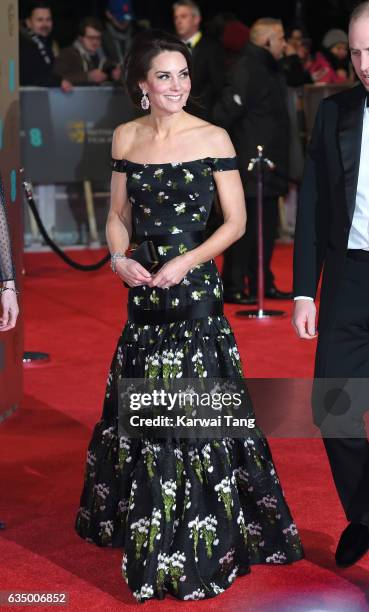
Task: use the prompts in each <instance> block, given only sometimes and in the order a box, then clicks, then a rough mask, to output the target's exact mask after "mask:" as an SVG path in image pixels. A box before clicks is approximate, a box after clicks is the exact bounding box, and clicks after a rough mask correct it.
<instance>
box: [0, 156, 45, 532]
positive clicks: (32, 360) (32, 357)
mask: <svg viewBox="0 0 369 612" xmlns="http://www.w3.org/2000/svg"><path fill="white" fill-rule="evenodd" d="M20 175H21V178H22V185H23V189H24V193H25V196H26V198H27V199H28V198H33V195H32V187H31V184H30V183H27V182H26V181H25V180H23V177H24V169H23V168H20ZM49 361H50V355H49V353H42V352H40V351H24V353H23V365H24V366H38V365H43V364H44V363H48V362H49ZM0 528H1V527H0Z"/></svg>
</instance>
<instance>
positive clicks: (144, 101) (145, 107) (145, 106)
mask: <svg viewBox="0 0 369 612" xmlns="http://www.w3.org/2000/svg"><path fill="white" fill-rule="evenodd" d="M141 108H142V109H143V110H148V109H149V108H150V100H149V97H148V95H147V91H145V90H143V91H142V98H141Z"/></svg>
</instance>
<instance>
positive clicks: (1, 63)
mask: <svg viewBox="0 0 369 612" xmlns="http://www.w3.org/2000/svg"><path fill="white" fill-rule="evenodd" d="M17 6H18V4H17V1H16V0H2V1H1V2H0V37H1V38H0V40H1V43H0V49H1V53H0V91H1V95H0V171H1V174H2V177H3V181H4V186H5V194H6V201H7V212H8V220H9V225H10V231H11V238H12V250H13V256H14V259H15V265H16V274H17V279H16V282H17V286H18V288H19V289H21V274H22V252H23V223H22V193H21V182H20V176H19V167H20V146H19V89H18V8H17ZM21 313H22V308H21ZM22 355H23V319H22V314H20V317H19V319H18V323H17V326H16V328H15V330H12V331H10V332H5V333H4V334H1V335H0V420H2V419H3V418H5V416H7V415H8V414H10V413H11V412H12V410H14V408H15V407H16V405H17V404H18V402H19V401H20V399H21V396H22V382H23V381H22V370H23V366H22Z"/></svg>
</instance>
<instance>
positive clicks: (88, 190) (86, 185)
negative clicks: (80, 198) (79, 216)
mask: <svg viewBox="0 0 369 612" xmlns="http://www.w3.org/2000/svg"><path fill="white" fill-rule="evenodd" d="M83 189H84V192H85V201H86V212H87V220H88V227H89V230H90V237H91V242H90V246H100V240H99V235H98V233H97V225H96V215H95V206H94V197H93V193H92V187H91V181H83Z"/></svg>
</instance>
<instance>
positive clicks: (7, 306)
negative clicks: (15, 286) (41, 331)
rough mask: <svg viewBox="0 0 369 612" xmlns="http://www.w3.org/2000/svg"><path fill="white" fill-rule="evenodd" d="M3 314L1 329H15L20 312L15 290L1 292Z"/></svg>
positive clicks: (0, 320)
mask: <svg viewBox="0 0 369 612" xmlns="http://www.w3.org/2000/svg"><path fill="white" fill-rule="evenodd" d="M1 306H2V311H3V312H2V316H1V317H0V331H2V332H4V331H8V330H9V329H13V327H15V324H16V322H17V317H18V314H19V307H18V300H17V294H16V293H15V291H10V290H7V291H3V292H2V293H1Z"/></svg>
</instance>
